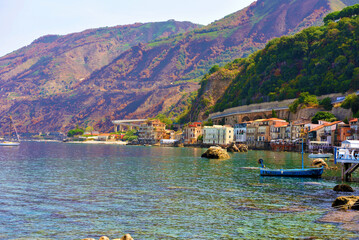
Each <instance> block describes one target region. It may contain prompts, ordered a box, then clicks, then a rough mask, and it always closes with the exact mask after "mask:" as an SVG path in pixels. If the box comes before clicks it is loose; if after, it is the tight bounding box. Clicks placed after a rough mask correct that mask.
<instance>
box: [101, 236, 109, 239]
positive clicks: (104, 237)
mask: <svg viewBox="0 0 359 240" xmlns="http://www.w3.org/2000/svg"><path fill="white" fill-rule="evenodd" d="M99 240H110V239H109V238H108V237H106V236H102V237H100V239H99Z"/></svg>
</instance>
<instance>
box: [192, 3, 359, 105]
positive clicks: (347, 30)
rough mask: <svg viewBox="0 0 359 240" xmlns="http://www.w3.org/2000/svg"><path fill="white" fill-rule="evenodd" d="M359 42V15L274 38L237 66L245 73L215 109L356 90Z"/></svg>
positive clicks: (241, 72) (238, 78)
mask: <svg viewBox="0 0 359 240" xmlns="http://www.w3.org/2000/svg"><path fill="white" fill-rule="evenodd" d="M358 6H359V5H355V6H353V8H354V9H356V8H357V7H358ZM358 41H359V17H357V16H354V17H353V18H347V17H344V18H342V19H341V20H340V21H338V22H329V23H328V24H327V25H325V26H321V27H310V28H307V29H305V30H304V31H302V32H300V33H298V34H296V35H294V36H284V37H281V38H276V39H273V40H271V41H270V42H269V43H268V44H267V45H266V47H265V48H264V49H263V50H260V51H258V52H256V53H254V54H252V55H251V56H249V57H247V58H245V59H238V60H235V61H234V62H233V63H232V64H231V66H232V67H233V65H236V66H237V68H238V69H241V71H240V73H239V74H238V75H237V76H236V77H235V78H234V79H233V82H232V84H231V85H230V86H229V87H228V89H227V91H226V92H225V94H224V96H223V97H222V98H221V99H219V100H218V101H217V103H216V105H215V106H214V109H213V110H214V111H222V110H224V109H226V108H230V107H235V106H240V105H245V104H249V103H255V102H262V101H275V100H284V99H291V98H296V97H298V96H299V95H300V93H302V92H308V93H309V94H315V95H323V94H328V93H336V92H345V91H348V90H349V89H355V90H356V89H358V88H359V45H358ZM224 68H226V67H224ZM202 85H205V84H203V83H202ZM201 91H203V89H200V90H199V93H200V92H201ZM199 95H200V94H199Z"/></svg>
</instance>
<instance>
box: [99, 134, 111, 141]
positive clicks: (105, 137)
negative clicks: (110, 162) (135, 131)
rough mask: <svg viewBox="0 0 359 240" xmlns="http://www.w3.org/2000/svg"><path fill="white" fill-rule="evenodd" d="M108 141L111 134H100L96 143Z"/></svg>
mask: <svg viewBox="0 0 359 240" xmlns="http://www.w3.org/2000/svg"><path fill="white" fill-rule="evenodd" d="M110 139H111V134H110V133H100V134H99V135H98V136H97V140H98V141H108V140H110Z"/></svg>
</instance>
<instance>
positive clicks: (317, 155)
mask: <svg viewBox="0 0 359 240" xmlns="http://www.w3.org/2000/svg"><path fill="white" fill-rule="evenodd" d="M308 157H309V158H325V159H328V158H331V157H333V154H332V153H325V152H323V150H322V149H319V151H318V152H317V153H311V154H309V156H308Z"/></svg>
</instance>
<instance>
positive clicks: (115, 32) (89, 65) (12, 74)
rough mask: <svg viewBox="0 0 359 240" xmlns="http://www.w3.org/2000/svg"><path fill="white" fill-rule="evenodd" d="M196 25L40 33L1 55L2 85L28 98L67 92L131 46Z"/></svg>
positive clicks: (9, 90)
mask: <svg viewBox="0 0 359 240" xmlns="http://www.w3.org/2000/svg"><path fill="white" fill-rule="evenodd" d="M197 27H198V25H196V24H192V23H189V22H176V21H167V22H158V23H145V24H142V23H136V24H132V25H126V26H117V27H106V28H99V29H90V30H86V31H83V32H80V33H73V34H68V35H65V36H57V35H48V36H43V37H40V38H39V39H37V40H35V41H33V42H32V43H31V44H30V45H29V46H26V47H24V48H21V49H19V50H17V51H15V52H12V53H10V54H8V55H6V56H4V57H2V58H0V79H1V81H0V84H1V88H3V91H6V92H7V93H9V94H10V95H11V92H13V93H14V95H20V96H22V97H23V98H30V99H32V97H33V96H34V95H35V96H36V95H40V96H42V97H46V96H49V95H53V94H59V93H63V92H67V91H68V90H69V89H70V88H72V87H73V86H75V85H76V84H78V83H80V82H81V81H82V80H83V79H85V78H87V77H89V75H90V74H91V73H92V72H93V71H95V70H98V69H100V68H101V67H103V66H105V65H107V64H109V63H110V62H111V61H112V60H113V59H114V58H115V57H117V56H118V55H120V54H121V53H122V52H124V51H126V50H127V49H129V48H131V47H132V46H135V45H137V44H139V43H147V42H150V41H153V40H155V39H157V38H161V37H168V36H171V35H173V34H178V33H183V32H186V31H189V30H192V29H195V28H197ZM24 84H26V85H27V86H26V88H27V89H26V90H25V89H23V88H22V85H24Z"/></svg>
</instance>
